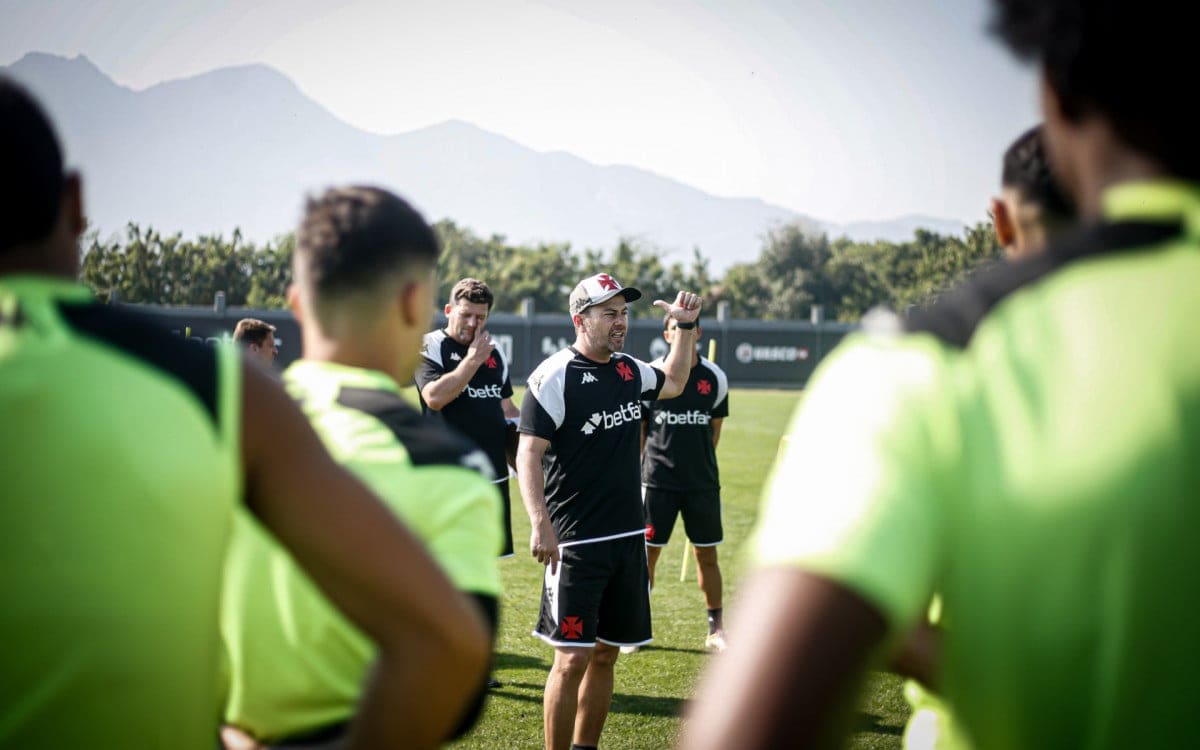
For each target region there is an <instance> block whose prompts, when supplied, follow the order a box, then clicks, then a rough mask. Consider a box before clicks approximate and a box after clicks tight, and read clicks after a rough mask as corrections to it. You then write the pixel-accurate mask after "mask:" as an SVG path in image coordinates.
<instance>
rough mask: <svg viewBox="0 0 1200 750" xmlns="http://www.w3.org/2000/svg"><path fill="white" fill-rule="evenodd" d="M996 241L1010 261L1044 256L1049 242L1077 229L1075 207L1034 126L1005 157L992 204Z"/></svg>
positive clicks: (1041, 137)
mask: <svg viewBox="0 0 1200 750" xmlns="http://www.w3.org/2000/svg"><path fill="white" fill-rule="evenodd" d="M990 208H991V214H992V223H993V226H994V227H995V229H996V239H997V241H999V243H1000V245H1001V247H1003V248H1004V254H1005V256H1006V257H1007V258H1008V259H1009V260H1019V259H1021V258H1026V257H1029V256H1030V255H1033V254H1034V253H1038V252H1041V250H1042V248H1044V247H1045V246H1046V243H1047V242H1048V241H1049V239H1050V238H1051V237H1052V236H1053V235H1055V234H1057V233H1059V232H1061V231H1062V230H1064V229H1067V228H1069V227H1071V226H1074V224H1075V220H1076V219H1075V206H1074V204H1073V203H1072V202H1071V199H1070V198H1068V197H1067V196H1066V195H1064V194H1063V191H1062V188H1060V187H1059V185H1058V180H1057V179H1056V178H1055V177H1054V173H1053V172H1051V171H1050V160H1049V158H1048V157H1047V155H1046V144H1045V139H1044V137H1043V135H1042V126H1041V125H1035V126H1034V127H1032V128H1030V129H1029V130H1027V131H1025V132H1024V133H1022V134H1021V136H1020V137H1019V138H1017V140H1015V141H1013V143H1012V145H1011V146H1009V147H1008V150H1007V151H1005V152H1004V164H1003V168H1002V170H1001V175H1000V195H999V196H998V197H995V198H992V201H991V207H990Z"/></svg>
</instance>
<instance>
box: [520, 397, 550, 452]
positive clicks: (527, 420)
mask: <svg viewBox="0 0 1200 750" xmlns="http://www.w3.org/2000/svg"><path fill="white" fill-rule="evenodd" d="M517 431H518V432H521V433H524V434H526V435H533V436H535V437H540V438H543V439H545V440H553V439H554V433H555V432H557V431H558V425H557V424H555V423H554V418H553V417H551V416H550V414H549V413H548V412H547V411H546V410H545V409H543V408H542V405H541V404H540V403H538V400H537V397H536V396H534V395H533V393H531V392H529V391H525V398H523V399H521V424H520V426H519V427H517Z"/></svg>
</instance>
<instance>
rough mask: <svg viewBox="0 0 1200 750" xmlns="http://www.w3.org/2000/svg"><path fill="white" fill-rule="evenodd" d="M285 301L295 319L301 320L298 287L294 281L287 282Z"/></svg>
mask: <svg viewBox="0 0 1200 750" xmlns="http://www.w3.org/2000/svg"><path fill="white" fill-rule="evenodd" d="M287 303H288V307H289V308H290V309H291V311H292V315H294V316H295V318H296V320H303V318H302V317H301V315H300V287H298V286H296V283H295V282H292V283H291V284H288V288H287Z"/></svg>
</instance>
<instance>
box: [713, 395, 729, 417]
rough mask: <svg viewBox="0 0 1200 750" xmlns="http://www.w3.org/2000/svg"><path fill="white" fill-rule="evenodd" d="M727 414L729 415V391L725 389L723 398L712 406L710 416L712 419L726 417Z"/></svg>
mask: <svg viewBox="0 0 1200 750" xmlns="http://www.w3.org/2000/svg"><path fill="white" fill-rule="evenodd" d="M728 416H729V393H728V391H727V392H726V393H725V398H723V399H721V403H719V404H717V405H716V407H714V408H713V412H712V417H713V419H724V418H725V417H728Z"/></svg>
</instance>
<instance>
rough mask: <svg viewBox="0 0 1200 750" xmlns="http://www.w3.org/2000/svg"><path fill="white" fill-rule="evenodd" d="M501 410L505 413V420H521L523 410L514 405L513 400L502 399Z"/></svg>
mask: <svg viewBox="0 0 1200 750" xmlns="http://www.w3.org/2000/svg"><path fill="white" fill-rule="evenodd" d="M500 408H501V410H503V411H504V418H505V419H520V418H521V410H520V409H519V408H517V406H516V405H515V404H513V402H512V399H511V398H504V399H500Z"/></svg>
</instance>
